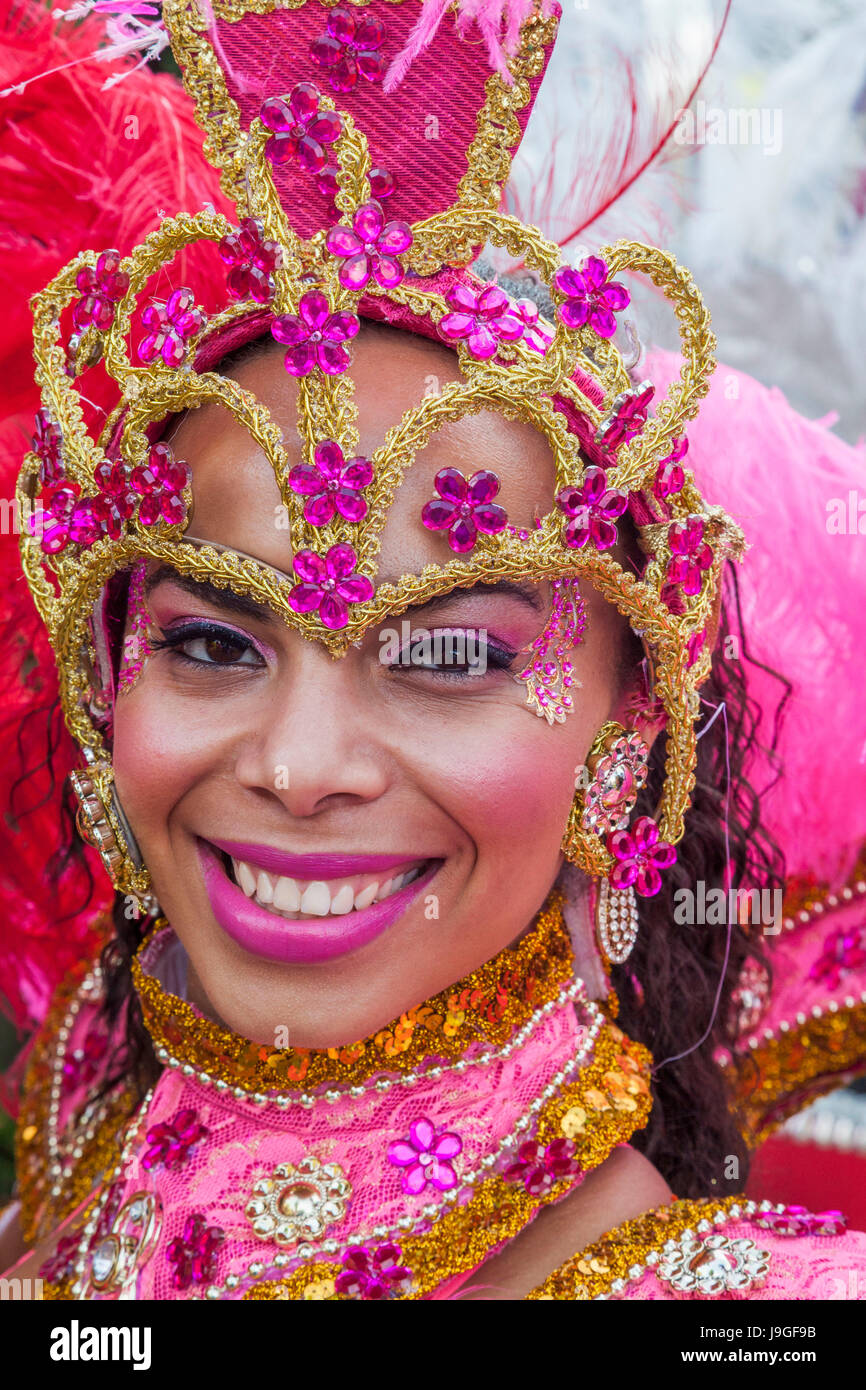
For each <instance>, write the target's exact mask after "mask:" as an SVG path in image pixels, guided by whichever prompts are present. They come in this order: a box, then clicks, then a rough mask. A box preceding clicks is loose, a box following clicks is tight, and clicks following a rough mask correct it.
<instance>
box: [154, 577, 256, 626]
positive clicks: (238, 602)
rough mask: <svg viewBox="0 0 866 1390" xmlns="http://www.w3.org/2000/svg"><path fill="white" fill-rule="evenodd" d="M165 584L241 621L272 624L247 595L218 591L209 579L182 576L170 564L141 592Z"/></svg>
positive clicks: (230, 590) (230, 591) (218, 588)
mask: <svg viewBox="0 0 866 1390" xmlns="http://www.w3.org/2000/svg"><path fill="white" fill-rule="evenodd" d="M165 583H168V584H174V585H175V587H176V588H178V589H183V590H184V592H185V593H188V594H192V596H193V598H198V599H201V600H202V602H203V603H210V604H213V606H214V608H222V609H224V610H225V611H226V612H228V613H236V614H238V615H240V617H242V618H254V619H255V620H256V621H257V622H260V623H273V621H274V614H273V613H272V612H271V610H270V609H269V608H267V607H266V606H265V605H264V604H263V603H257V602H256V600H255V599H253V598H249V597H248V595H246V594H238V593H236V592H235V590H234V589H221V588H220V587H219V585H217V584H212V583H211V582H210V580H209V579H195V578H194V577H193V576H192V575H191V574H181V573H180V572H179V571H178V570H176V569H173V568H172V566H171V565H160V566H159V567H158V569H156V570H154V572H153V574H152V575H151V576H150V577H149V578H148V579H147V580H146V581H145V585H144V592H145V594H150V593H152V591H153V590H154V589H155V588H156V587H157V585H158V584H165Z"/></svg>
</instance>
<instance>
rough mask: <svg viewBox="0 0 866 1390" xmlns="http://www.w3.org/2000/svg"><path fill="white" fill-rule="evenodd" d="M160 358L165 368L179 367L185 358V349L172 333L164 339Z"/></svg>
mask: <svg viewBox="0 0 866 1390" xmlns="http://www.w3.org/2000/svg"><path fill="white" fill-rule="evenodd" d="M160 356H161V357H162V360H163V362H164V363H165V365H166V366H167V367H179V366H180V364H181V363H182V362H183V359H184V357H185V356H186V348H185V347H184V345H183V343H182V342H181V340H180V338H176V337H175V335H174V334H173V333H172V334H169V335H168V336H167V337H166V338H165V339H164V341H163V344H162V349H161V353H160Z"/></svg>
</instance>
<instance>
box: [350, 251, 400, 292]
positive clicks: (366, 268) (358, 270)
mask: <svg viewBox="0 0 866 1390" xmlns="http://www.w3.org/2000/svg"><path fill="white" fill-rule="evenodd" d="M337 278H338V280H339V281H340V284H341V285H343V286H344V287H345V288H346V289H347V290H360V289H363V287H364V285H366V283H367V281H368V280H369V278H370V257H369V256H367V255H366V254H364V253H363V252H362V253H361V254H360V255H357V256H350V257H349V259H348V260H346V261H343V264H342V265H341V266H340V269H339V272H338V274H337ZM376 278H377V279H378V278H379V277H378V275H377V277H376ZM400 278H401V279H402V276H401V277H400ZM397 283H398V284H399V280H398V281H397Z"/></svg>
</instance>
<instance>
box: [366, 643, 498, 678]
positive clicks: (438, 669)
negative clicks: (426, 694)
mask: <svg viewBox="0 0 866 1390" xmlns="http://www.w3.org/2000/svg"><path fill="white" fill-rule="evenodd" d="M483 650H484V651H485V653H486V663H485V664H486V669H487V670H488V671H507V670H508V669H509V667H510V666H512V665H513V663H514V660H515V658H516V657H517V651H516V650H515V649H514V648H513V647H507V646H506V645H505V644H504V643H498V642H485V643H484V647H483ZM389 669H390V670H392V671H403V670H406V671H413V670H414V671H427V672H428V673H430V674H432V675H435V676H436V677H437V679H444V680H467V679H468V678H469V674H468V671H467V670H466V669H465V668H461V667H459V666H454V667H452V668H451V669H450V670H449V667H448V663H447V662H446V663H443V664H442V665H441V666H415V665H414V664H413V663H411V662H406V663H405V664H404V663H403V662H401V661H396V662H393V663H392V665H391V666H390V668H389Z"/></svg>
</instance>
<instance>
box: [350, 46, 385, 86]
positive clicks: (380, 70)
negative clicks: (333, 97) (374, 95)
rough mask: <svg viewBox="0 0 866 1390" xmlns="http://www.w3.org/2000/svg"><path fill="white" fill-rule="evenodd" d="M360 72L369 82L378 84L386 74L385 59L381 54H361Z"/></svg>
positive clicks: (359, 58)
mask: <svg viewBox="0 0 866 1390" xmlns="http://www.w3.org/2000/svg"><path fill="white" fill-rule="evenodd" d="M357 63H358V71H359V72H360V73H361V76H362V77H366V79H367V81H368V82H378V81H380V79H381V78H382V75H383V74H384V72H385V59H384V58H383V57H382V54H381V53H359V54H358V59H357Z"/></svg>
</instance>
